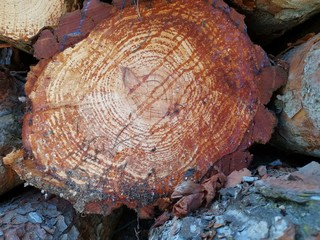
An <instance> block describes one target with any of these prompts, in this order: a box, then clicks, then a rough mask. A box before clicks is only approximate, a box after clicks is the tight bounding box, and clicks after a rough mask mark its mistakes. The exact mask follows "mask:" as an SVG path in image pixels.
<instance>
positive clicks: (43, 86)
mask: <svg viewBox="0 0 320 240" xmlns="http://www.w3.org/2000/svg"><path fill="white" fill-rule="evenodd" d="M151 3H152V4H151V5H150V1H147V2H143V1H139V5H138V7H128V8H125V9H123V10H121V11H117V12H115V13H114V14H113V15H112V16H111V17H109V18H108V19H106V20H104V21H103V22H102V23H101V24H99V25H98V26H97V27H96V28H95V29H94V30H93V31H92V32H91V34H90V35H89V36H88V37H87V38H86V39H85V40H83V41H81V42H80V43H78V44H76V45H75V46H74V47H73V48H68V49H66V50H65V51H63V52H62V53H60V54H58V55H56V56H54V57H53V58H52V59H50V60H42V61H40V63H39V64H38V65H37V66H35V67H34V68H32V70H31V72H30V73H29V75H28V82H27V84H26V93H27V95H28V97H29V99H30V103H31V104H32V109H31V111H30V112H29V113H28V114H27V115H26V116H25V119H24V127H23V141H24V147H25V149H26V155H25V160H23V161H17V162H16V163H15V164H14V169H15V170H16V171H17V172H18V174H19V175H20V176H21V177H22V178H23V179H25V180H26V181H28V182H30V183H32V184H33V185H35V186H37V187H39V188H41V189H46V190H47V191H49V192H54V193H58V194H61V196H64V197H65V198H67V199H69V200H71V201H72V202H73V203H75V208H76V209H77V210H79V211H85V212H97V213H105V214H108V213H110V212H111V210H112V209H114V208H117V207H119V206H120V205H122V204H125V205H127V206H128V207H130V208H140V207H142V206H145V205H149V204H152V203H153V202H155V201H156V200H157V199H158V198H161V197H164V196H168V195H170V194H171V193H172V191H173V189H174V187H175V186H176V185H177V184H179V183H181V182H182V181H183V180H184V179H185V178H189V179H193V181H196V182H199V181H201V180H203V179H204V178H205V177H206V176H209V175H210V170H211V169H213V166H216V167H218V168H220V169H221V170H222V171H223V172H224V173H226V174H227V173H229V172H230V171H231V170H234V169H241V168H242V167H243V166H247V165H248V164H249V161H250V159H251V156H250V154H249V153H248V152H247V148H248V147H249V146H251V145H252V144H253V142H261V143H265V142H266V141H268V139H269V138H270V135H271V133H272V127H273V126H274V125H275V118H274V116H273V115H272V114H271V113H270V112H269V111H268V110H266V109H265V108H264V104H266V103H267V102H268V100H269V98H270V96H271V94H272V90H273V89H275V88H277V87H278V86H279V85H280V84H283V83H284V79H285V78H284V77H283V76H282V75H281V74H282V73H283V72H282V71H281V70H280V69H278V68H276V67H272V66H270V63H269V61H268V58H267V57H266V54H265V53H264V52H263V50H262V49H261V48H260V47H258V46H255V45H253V44H252V43H251V41H250V40H249V38H248V36H247V34H246V33H245V31H244V28H245V27H244V23H243V17H242V16H241V15H239V14H237V13H236V12H235V11H234V10H233V9H230V8H229V7H228V6H227V5H226V4H224V3H223V2H222V1H216V3H215V5H214V6H213V7H212V6H211V5H209V4H208V3H207V2H206V1H201V0H197V1H191V0H190V1H172V2H168V1H158V2H151ZM206 174H208V175H206Z"/></svg>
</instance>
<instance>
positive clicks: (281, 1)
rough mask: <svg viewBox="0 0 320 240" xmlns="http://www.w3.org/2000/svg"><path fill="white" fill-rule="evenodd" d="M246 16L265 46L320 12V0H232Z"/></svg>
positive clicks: (249, 25) (254, 33) (254, 32)
mask: <svg viewBox="0 0 320 240" xmlns="http://www.w3.org/2000/svg"><path fill="white" fill-rule="evenodd" d="M231 2H232V3H233V4H235V6H236V8H238V9H240V10H241V12H243V13H245V14H246V17H247V21H246V22H247V23H248V27H249V28H250V30H251V32H252V34H253V35H255V36H256V37H257V38H259V39H263V42H264V44H267V43H269V42H270V41H271V40H273V39H275V38H276V37H279V36H281V35H283V34H284V33H285V32H286V31H287V30H289V29H291V28H293V27H294V26H297V25H298V24H301V23H302V22H304V21H306V20H308V19H309V18H310V17H312V16H314V15H315V14H317V13H319V12H320V1H319V0H294V1H287V0H276V1H270V0H255V1H254V0H231Z"/></svg>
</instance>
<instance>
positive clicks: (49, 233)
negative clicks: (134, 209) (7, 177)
mask: <svg viewBox="0 0 320 240" xmlns="http://www.w3.org/2000/svg"><path fill="white" fill-rule="evenodd" d="M120 216H121V211H117V212H114V213H112V215H110V216H107V217H103V216H99V215H87V216H82V215H81V214H77V213H76V211H75V210H74V209H73V208H72V205H71V204H70V203H69V202H68V201H66V200H64V199H62V198H59V197H57V196H54V195H51V194H47V193H45V192H43V193H42V194H41V193H40V191H38V190H30V191H28V192H25V193H23V194H21V195H19V196H18V197H16V198H14V199H12V200H11V201H8V202H2V203H0V239H5V240H6V239H46V240H51V239H52V240H54V239H72V240H73V239H78V240H82V239H83V240H87V239H106V240H108V239H110V235H111V234H112V231H113V230H114V228H115V225H116V224H117V222H118V220H119V217H120Z"/></svg>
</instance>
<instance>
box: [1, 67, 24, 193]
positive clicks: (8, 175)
mask: <svg viewBox="0 0 320 240" xmlns="http://www.w3.org/2000/svg"><path fill="white" fill-rule="evenodd" d="M18 97H19V89H18V86H17V83H16V82H15V79H13V78H12V77H9V76H8V75H7V74H5V73H3V72H0V195H1V194H3V193H4V192H6V191H8V190H10V189H11V188H13V187H14V186H16V185H17V184H19V183H21V180H20V179H19V177H18V176H17V175H16V174H15V172H14V171H13V170H12V169H11V168H10V167H8V166H4V165H3V162H2V159H3V157H4V156H5V155H6V154H8V153H10V152H11V151H12V150H13V149H14V148H20V147H21V146H22V141H21V127H22V125H21V123H20V122H19V120H21V119H22V104H21V103H19V100H18Z"/></svg>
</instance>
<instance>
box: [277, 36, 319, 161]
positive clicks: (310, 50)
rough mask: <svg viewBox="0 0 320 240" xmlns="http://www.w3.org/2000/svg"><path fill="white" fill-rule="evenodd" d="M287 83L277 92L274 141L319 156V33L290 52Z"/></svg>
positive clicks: (281, 145)
mask: <svg viewBox="0 0 320 240" xmlns="http://www.w3.org/2000/svg"><path fill="white" fill-rule="evenodd" d="M283 59H284V60H286V61H288V62H289V64H290V70H289V78H288V83H287V85H286V86H285V88H284V90H283V92H282V95H279V96H278V100H277V101H276V104H277V107H278V108H280V109H279V110H282V112H281V113H280V114H279V126H278V129H277V132H276V134H275V135H274V138H273V142H274V144H275V145H278V146H280V147H285V148H286V149H290V150H291V151H293V152H298V153H302V154H307V155H311V156H316V157H320V139H319V135H320V104H319V101H320V68H319V64H320V34H318V35H316V36H314V37H313V38H311V39H309V40H308V41H307V42H306V43H304V44H303V45H301V46H299V47H296V48H294V49H292V50H290V52H288V53H287V54H286V55H285V56H284V57H283Z"/></svg>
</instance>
